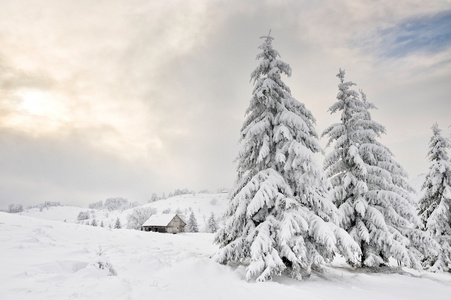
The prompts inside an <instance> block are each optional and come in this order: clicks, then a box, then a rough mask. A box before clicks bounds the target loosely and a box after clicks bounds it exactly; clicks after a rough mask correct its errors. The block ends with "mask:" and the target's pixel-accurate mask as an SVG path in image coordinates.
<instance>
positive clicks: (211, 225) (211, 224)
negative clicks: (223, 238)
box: [208, 213, 218, 233]
mask: <svg viewBox="0 0 451 300" xmlns="http://www.w3.org/2000/svg"><path fill="white" fill-rule="evenodd" d="M208 230H209V231H210V232H211V233H215V232H216V231H218V223H217V222H216V218H215V214H214V213H211V215H210V218H209V219H208Z"/></svg>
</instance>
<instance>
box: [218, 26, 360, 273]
mask: <svg viewBox="0 0 451 300" xmlns="http://www.w3.org/2000/svg"><path fill="white" fill-rule="evenodd" d="M262 38H263V39H264V42H263V44H262V45H261V46H260V47H259V48H260V49H261V50H262V52H261V53H260V54H258V56H257V58H258V59H260V60H261V61H260V64H259V65H258V66H257V68H256V69H255V70H254V72H252V74H251V79H252V80H253V82H254V90H253V94H252V98H251V100H250V104H249V108H248V109H247V111H246V114H247V115H246V120H245V122H244V124H243V127H242V129H241V139H240V142H241V146H242V148H241V150H240V151H239V154H238V159H237V160H238V172H237V173H238V174H237V180H236V183H235V187H234V189H233V191H232V193H231V200H230V202H229V207H228V210H227V212H226V222H225V226H224V227H223V228H221V229H220V230H219V231H218V233H217V235H216V238H215V241H216V243H218V244H219V246H220V250H219V251H218V252H217V254H216V256H215V259H216V260H217V261H218V262H220V263H228V262H235V263H245V262H246V263H249V264H248V267H247V272H246V279H247V280H249V279H251V278H254V277H257V278H256V279H257V281H265V280H270V279H271V278H272V277H273V276H274V275H279V274H281V273H282V272H287V273H289V274H290V275H291V276H293V277H297V278H299V277H301V276H302V275H307V276H308V275H309V274H310V273H311V270H312V268H320V267H321V266H322V265H323V264H324V262H326V261H330V260H332V259H333V257H334V255H335V253H336V252H338V251H340V252H341V253H343V254H344V255H345V257H347V258H348V259H349V260H354V259H355V256H356V253H357V251H358V246H357V245H356V244H355V242H354V241H353V240H352V239H351V238H350V237H349V236H348V235H347V234H346V233H345V232H344V231H343V230H341V229H340V228H338V227H337V226H335V225H334V224H333V223H332V222H333V221H334V220H335V219H336V208H335V207H334V205H333V204H332V202H331V201H330V200H329V199H328V197H327V189H328V182H327V177H326V176H325V175H324V173H323V171H322V168H321V167H320V166H319V165H318V164H317V163H316V160H315V157H314V156H315V153H321V151H322V150H321V148H320V146H319V144H318V137H317V134H316V131H315V129H314V123H315V119H314V117H313V115H312V114H311V112H310V111H309V110H308V109H307V108H306V107H305V106H304V105H303V104H302V103H300V102H298V101H297V100H295V99H294V98H293V97H292V96H291V92H290V89H289V87H288V86H287V85H285V83H284V82H283V81H282V78H281V75H282V74H285V75H287V76H290V75H291V68H290V66H289V65H288V64H286V63H285V62H283V61H281V60H279V59H278V57H279V53H278V52H277V51H276V50H274V49H273V47H272V40H273V38H272V37H270V36H269V35H268V36H265V37H262Z"/></svg>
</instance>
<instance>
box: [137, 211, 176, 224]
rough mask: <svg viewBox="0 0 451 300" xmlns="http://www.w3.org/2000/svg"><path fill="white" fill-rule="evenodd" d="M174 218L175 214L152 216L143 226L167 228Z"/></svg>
mask: <svg viewBox="0 0 451 300" xmlns="http://www.w3.org/2000/svg"><path fill="white" fill-rule="evenodd" d="M175 216H177V214H162V215H153V216H151V217H150V218H149V219H148V220H147V221H146V222H144V224H143V226H168V225H169V223H170V222H171V221H172V219H174V218H175Z"/></svg>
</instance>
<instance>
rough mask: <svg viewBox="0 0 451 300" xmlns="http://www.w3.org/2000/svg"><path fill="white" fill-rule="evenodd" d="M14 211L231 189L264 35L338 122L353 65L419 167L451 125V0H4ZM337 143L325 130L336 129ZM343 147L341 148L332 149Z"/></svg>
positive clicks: (0, 77) (2, 110)
mask: <svg viewBox="0 0 451 300" xmlns="http://www.w3.org/2000/svg"><path fill="white" fill-rule="evenodd" d="M0 7H1V9H0V208H5V207H6V206H7V205H8V204H9V203H22V204H23V205H25V206H26V205H29V204H35V203H40V202H43V201H60V202H62V203H64V204H79V205H87V204H88V203H90V202H93V201H99V200H105V199H106V198H108V197H125V198H128V199H129V200H132V201H140V202H145V201H147V200H148V199H149V198H150V196H151V194H152V193H158V194H160V193H162V192H166V193H168V192H170V191H172V190H174V189H176V188H189V189H194V190H200V189H210V190H216V189H217V188H219V187H230V186H232V184H233V181H234V179H235V164H234V163H233V160H234V158H235V156H236V154H237V149H238V144H237V141H238V138H239V129H240V127H241V124H242V122H243V120H244V112H245V110H246V108H247V105H248V103H249V99H250V97H251V91H252V84H251V83H250V81H249V79H250V73H251V72H252V70H253V69H254V68H255V67H256V65H257V61H256V60H255V56H256V55H257V53H258V51H259V50H258V49H257V47H258V46H259V44H260V43H261V40H260V39H259V37H260V36H262V35H266V34H267V33H268V32H269V30H270V29H271V30H272V33H271V35H272V36H273V37H274V38H275V40H274V42H273V46H274V48H276V49H277V50H278V51H279V53H280V54H281V59H282V60H284V61H285V62H287V63H289V64H290V65H291V67H292V69H293V75H292V77H290V78H287V79H286V80H285V82H286V83H287V84H288V85H289V86H290V87H291V89H292V94H293V96H294V97H295V98H296V99H298V100H299V101H301V102H303V103H305V105H306V106H307V107H308V108H309V109H310V110H311V111H312V112H313V114H314V115H315V117H316V119H317V130H318V132H322V131H323V130H324V129H325V128H326V127H327V126H328V125H330V124H331V123H332V122H337V121H338V116H337V115H329V113H328V112H327V109H328V108H329V107H330V106H331V105H332V104H333V102H334V101H335V100H336V99H335V96H336V94H337V83H338V79H337V78H336V77H335V75H336V74H337V73H338V69H339V68H340V67H341V68H344V69H346V79H347V80H351V81H354V82H356V83H357V88H361V89H363V90H364V91H365V92H366V94H367V96H368V100H369V101H371V102H373V103H375V104H376V106H377V107H378V110H377V111H374V112H373V119H375V120H376V121H378V122H380V123H382V124H383V125H384V126H385V127H386V129H387V135H386V136H384V137H383V138H382V142H383V143H385V145H387V146H388V147H389V148H390V149H391V150H392V151H393V152H394V154H395V156H396V158H397V160H398V161H399V162H400V163H401V164H402V165H403V166H404V168H405V169H406V170H407V172H408V173H409V175H410V177H415V176H416V175H418V174H420V173H424V172H426V171H427V168H428V162H427V159H426V153H427V147H428V145H427V144H428V141H429V138H430V135H431V130H430V127H431V126H432V124H433V123H434V122H438V124H439V126H440V127H441V128H442V129H444V131H443V133H444V134H445V135H448V136H449V134H450V133H451V128H449V127H448V126H450V125H451V2H450V1H449V0H433V1H431V0H428V1H426V0H424V1H413V0H412V1H410V0H409V1H392V0H388V1H385V0H380V1H336V0H322V1H300V0H297V1H294V0H293V1H261V0H255V1H242V0H236V1H235V0H232V1H214V0H212V1H200V0H199V1H195V0H192V1H190V0H188V1H187V0H184V1H148V0H131V1H114V0H113V1H112V0H104V1H102V0H98V1H88V0H81V1H71V0H55V1H52V0H42V1H37V0H36V1H32V0H29V1H24V0H16V1H8V0H0ZM322 143H323V144H325V142H324V141H322ZM326 151H327V149H326Z"/></svg>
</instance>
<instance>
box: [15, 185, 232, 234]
mask: <svg viewBox="0 0 451 300" xmlns="http://www.w3.org/2000/svg"><path fill="white" fill-rule="evenodd" d="M227 203H228V200H227V194H226V193H218V194H196V195H192V194H187V195H179V196H174V197H171V198H167V199H162V200H159V201H155V202H151V203H148V204H145V205H142V206H140V207H152V208H155V209H156V212H157V213H178V214H179V215H180V216H181V217H182V218H184V219H185V220H187V219H188V217H189V215H190V213H191V212H193V213H194V215H195V217H196V219H197V222H198V224H199V229H200V231H201V232H207V231H208V230H207V228H206V222H207V221H208V218H209V217H210V215H211V213H214V214H215V216H216V218H217V220H218V222H220V218H221V216H222V214H223V213H224V211H225V209H226V208H227ZM133 209H134V208H132V209H127V210H124V211H108V210H106V209H88V208H83V207H74V206H51V207H48V208H44V209H39V208H32V209H27V210H25V211H23V212H21V213H20V214H21V215H24V216H30V217H35V218H40V219H47V220H55V221H64V222H67V223H77V224H79V223H81V222H82V223H83V224H86V223H88V224H91V222H92V220H93V219H95V220H96V222H97V226H100V224H101V223H102V222H103V224H104V226H105V227H114V225H115V222H116V219H117V218H119V219H120V222H121V224H122V226H123V227H126V225H127V217H128V215H129V214H131V213H132V212H133ZM80 212H89V219H87V220H83V221H81V222H80V221H79V220H77V217H78V214H79V213H80Z"/></svg>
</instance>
